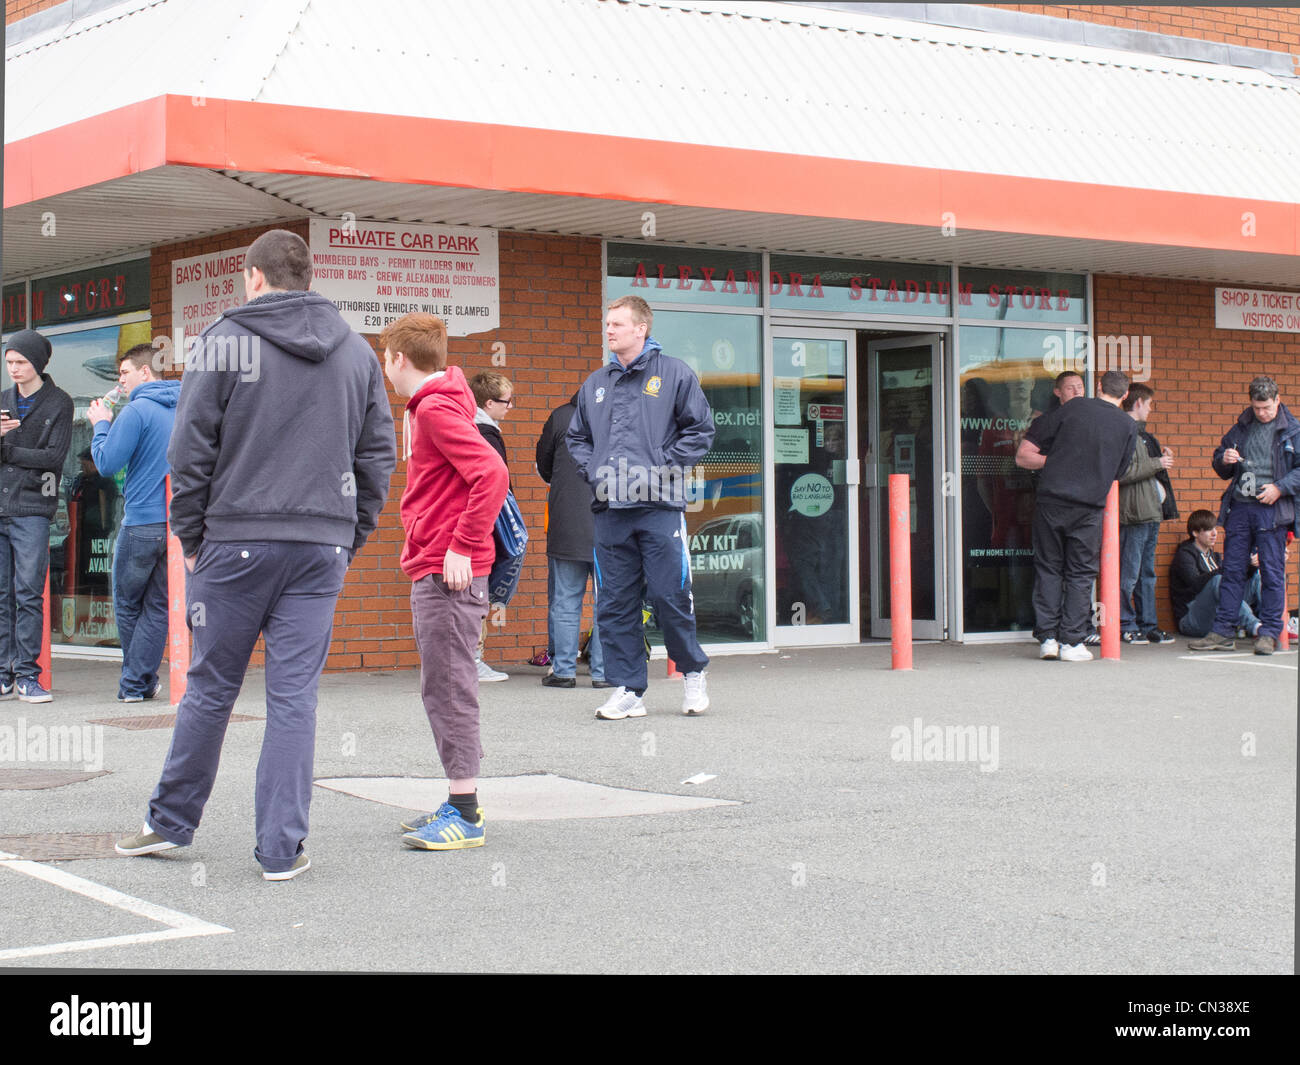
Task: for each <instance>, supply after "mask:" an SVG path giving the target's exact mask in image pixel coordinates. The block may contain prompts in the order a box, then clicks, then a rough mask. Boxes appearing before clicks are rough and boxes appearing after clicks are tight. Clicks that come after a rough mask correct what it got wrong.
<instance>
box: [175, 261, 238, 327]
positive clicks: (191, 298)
mask: <svg viewBox="0 0 1300 1065" xmlns="http://www.w3.org/2000/svg"><path fill="white" fill-rule="evenodd" d="M247 253H248V249H247V248H233V249H231V250H230V251H217V252H210V253H209V254H207V255H196V256H194V257H193V258H192V259H174V260H172V266H171V274H172V332H173V334H174V333H175V332H176V330H178V329H179V330H183V331H184V333H185V335H186V336H187V337H194V336H198V335H199V334H200V333H202V332H203V330H205V329H206V328H207V327H208V326H210V325H211V324H212V323H213V322H215V321H216V320H217V319H218V318H220V317H221V315H222V314H223V313H224V312H226V311H228V310H230V308H231V307H238V306H240V305H241V304H242V303H243V302H244V256H245V255H246V254H247Z"/></svg>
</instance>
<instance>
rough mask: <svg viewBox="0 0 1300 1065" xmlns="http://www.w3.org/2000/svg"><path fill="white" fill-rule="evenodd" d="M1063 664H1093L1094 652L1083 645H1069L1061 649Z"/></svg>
mask: <svg viewBox="0 0 1300 1065" xmlns="http://www.w3.org/2000/svg"><path fill="white" fill-rule="evenodd" d="M1061 661H1062V662H1091V661H1092V652H1091V651H1089V650H1088V648H1086V647H1084V646H1083V644H1081V643H1067V644H1066V645H1065V646H1064V647H1062V648H1061Z"/></svg>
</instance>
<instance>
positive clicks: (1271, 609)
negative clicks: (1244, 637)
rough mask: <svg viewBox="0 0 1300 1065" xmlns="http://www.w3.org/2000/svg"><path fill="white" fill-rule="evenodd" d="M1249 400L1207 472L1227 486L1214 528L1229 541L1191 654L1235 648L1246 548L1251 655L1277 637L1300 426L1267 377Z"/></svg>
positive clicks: (1265, 650) (1298, 477)
mask: <svg viewBox="0 0 1300 1065" xmlns="http://www.w3.org/2000/svg"><path fill="white" fill-rule="evenodd" d="M1249 395H1250V406H1249V407H1247V408H1246V409H1245V410H1244V411H1242V412H1241V414H1240V415H1239V416H1238V418H1237V423H1236V424H1235V425H1234V426H1233V427H1232V428H1231V429H1229V430H1228V431H1227V433H1225V434H1224V436H1223V439H1222V441H1220V443H1219V446H1218V447H1217V448H1216V449H1215V451H1214V458H1213V460H1212V461H1213V466H1214V472H1215V473H1217V474H1218V475H1219V476H1220V477H1222V478H1223V479H1224V480H1225V481H1228V482H1229V484H1228V487H1227V488H1226V489H1224V492H1223V499H1222V502H1221V504H1220V506H1219V524H1220V525H1222V526H1223V530H1224V534H1225V535H1226V536H1227V538H1228V544H1227V547H1226V549H1225V552H1224V557H1223V580H1222V581H1221V582H1220V584H1219V608H1218V610H1217V611H1216V612H1215V615H1214V625H1213V627H1212V628H1211V631H1210V632H1209V634H1208V635H1207V636H1206V637H1205V638H1204V639H1203V640H1195V641H1193V642H1192V643H1189V644H1188V645H1187V647H1188V650H1190V651H1232V650H1234V649H1235V647H1236V644H1235V642H1234V640H1233V636H1234V635H1235V633H1236V627H1237V626H1236V621H1237V615H1238V613H1239V609H1240V606H1241V600H1242V594H1243V592H1244V591H1245V588H1246V572H1247V569H1248V568H1249V565H1250V556H1251V552H1252V551H1257V552H1258V553H1259V579H1260V608H1259V617H1260V621H1261V622H1262V624H1261V626H1260V629H1259V635H1258V636H1256V637H1255V654H1257V655H1271V654H1272V653H1273V651H1274V649H1275V648H1276V646H1277V639H1278V637H1279V636H1281V635H1282V610H1283V603H1284V601H1285V598H1286V534H1287V530H1288V529H1290V528H1292V527H1293V526H1294V525H1295V523H1296V505H1295V497H1296V495H1297V493H1300V422H1297V421H1296V419H1295V418H1294V417H1293V416H1292V414H1291V412H1290V411H1289V410H1287V409H1286V406H1285V405H1284V404H1283V403H1282V400H1281V398H1280V397H1279V395H1278V390H1277V382H1276V381H1274V380H1273V378H1271V377H1266V376H1260V377H1256V378H1255V379H1254V380H1253V381H1251V382H1250V388H1249Z"/></svg>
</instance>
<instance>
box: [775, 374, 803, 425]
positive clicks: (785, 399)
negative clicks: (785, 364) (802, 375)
mask: <svg viewBox="0 0 1300 1065" xmlns="http://www.w3.org/2000/svg"><path fill="white" fill-rule="evenodd" d="M773 393H774V394H773V406H774V407H775V409H776V424H777V425H801V424H802V423H803V417H802V415H803V411H802V410H801V409H800V407H799V378H797V377H778V378H776V379H775V381H774V389H773Z"/></svg>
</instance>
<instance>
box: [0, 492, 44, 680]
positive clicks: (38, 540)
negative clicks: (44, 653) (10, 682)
mask: <svg viewBox="0 0 1300 1065" xmlns="http://www.w3.org/2000/svg"><path fill="white" fill-rule="evenodd" d="M49 565H50V519H49V518H42V517H39V516H37V517H14V518H0V677H6V678H7V677H9V676H13V677H14V678H15V679H17V680H23V679H25V678H28V677H37V676H39V675H40V668H39V667H38V666H37V665H36V658H37V656H38V655H39V654H40V653H41V636H42V633H41V628H42V626H43V625H44V608H43V605H42V599H43V598H44V596H45V574H46V573H47V572H48V570H49Z"/></svg>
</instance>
